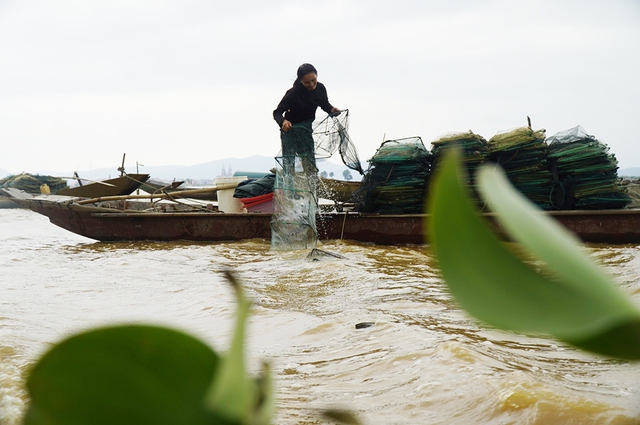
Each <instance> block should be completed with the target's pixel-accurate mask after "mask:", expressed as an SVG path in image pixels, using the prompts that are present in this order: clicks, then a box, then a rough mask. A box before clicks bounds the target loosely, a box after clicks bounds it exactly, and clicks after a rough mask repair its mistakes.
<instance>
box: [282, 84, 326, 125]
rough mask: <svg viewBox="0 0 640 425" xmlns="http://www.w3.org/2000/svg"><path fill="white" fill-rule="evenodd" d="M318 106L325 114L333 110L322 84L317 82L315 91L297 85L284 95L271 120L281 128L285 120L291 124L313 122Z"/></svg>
mask: <svg viewBox="0 0 640 425" xmlns="http://www.w3.org/2000/svg"><path fill="white" fill-rule="evenodd" d="M318 106H319V107H321V108H322V110H323V111H325V112H326V113H330V112H331V109H333V106H331V104H330V103H329V97H328V96H327V89H326V88H325V87H324V84H322V83H320V82H318V85H317V86H316V88H315V90H312V91H309V90H307V89H306V88H305V86H303V85H302V83H298V84H296V85H295V86H294V87H292V88H290V89H289V90H287V92H286V93H285V94H284V97H283V98H282V100H281V101H280V103H279V104H278V107H277V108H276V109H275V110H274V111H273V119H274V120H276V122H277V123H278V126H279V127H282V121H284V120H285V119H287V120H289V122H291V124H297V123H299V122H302V121H308V120H313V119H315V117H316V109H318ZM283 114H284V116H283Z"/></svg>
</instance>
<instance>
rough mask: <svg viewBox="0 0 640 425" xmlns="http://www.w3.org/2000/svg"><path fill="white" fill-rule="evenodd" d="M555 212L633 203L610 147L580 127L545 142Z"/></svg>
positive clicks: (614, 207) (614, 206) (563, 132)
mask: <svg viewBox="0 0 640 425" xmlns="http://www.w3.org/2000/svg"><path fill="white" fill-rule="evenodd" d="M547 143H548V146H549V147H548V157H549V161H550V168H551V170H552V172H553V175H554V177H555V189H556V190H555V196H554V201H555V202H554V205H555V207H556V208H558V209H620V208H624V207H625V206H627V205H628V204H630V203H631V202H632V200H631V197H629V195H628V194H627V189H626V187H625V186H623V185H622V179H621V178H619V177H618V171H617V170H618V161H617V159H616V157H615V155H613V154H612V153H610V152H609V147H608V146H607V145H606V144H604V143H602V142H600V141H599V140H597V139H596V138H595V137H594V136H592V135H590V134H587V132H586V131H585V130H584V129H583V128H582V126H579V125H578V126H576V127H574V128H571V129H569V130H564V131H561V132H558V133H556V134H555V135H553V136H552V137H549V138H548V139H547Z"/></svg>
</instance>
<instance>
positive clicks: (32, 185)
mask: <svg viewBox="0 0 640 425" xmlns="http://www.w3.org/2000/svg"><path fill="white" fill-rule="evenodd" d="M44 184H46V185H47V186H49V190H50V192H51V193H56V192H57V191H59V190H62V189H68V188H69V186H68V185H67V181H66V180H65V179H61V178H59V177H52V176H42V175H39V174H27V173H22V174H18V175H12V176H8V177H5V178H3V179H1V180H0V187H4V188H16V189H20V190H24V191H25V192H27V193H32V194H38V193H41V192H40V187H41V186H42V185H44Z"/></svg>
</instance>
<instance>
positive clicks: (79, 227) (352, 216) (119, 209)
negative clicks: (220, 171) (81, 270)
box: [4, 189, 640, 245]
mask: <svg viewBox="0 0 640 425" xmlns="http://www.w3.org/2000/svg"><path fill="white" fill-rule="evenodd" d="M4 191H5V192H6V193H7V194H8V195H9V196H11V197H12V199H13V200H14V201H15V202H17V203H20V204H22V205H24V206H26V207H28V208H30V209H31V210H33V211H35V212H37V213H40V214H42V215H45V216H47V217H48V218H49V221H51V223H53V224H55V225H57V226H59V227H62V228H63V229H66V230H68V231H70V232H73V233H76V234H78V235H82V236H85V237H87V238H91V239H95V240H98V241H105V242H107V241H143V240H153V241H173V240H190V241H205V242H210V241H239V240H244V239H253V238H261V239H270V238H271V214H269V213H221V212H216V211H212V210H211V208H209V209H207V208H201V209H200V210H193V209H189V210H180V208H182V207H184V206H180V205H179V204H165V205H155V206H153V209H151V205H150V204H149V203H146V202H145V203H139V204H140V205H138V206H136V205H134V204H135V202H133V201H127V200H115V201H103V202H97V203H92V204H82V201H79V200H77V199H74V198H70V197H66V196H57V195H30V194H27V193H24V192H21V191H17V190H15V189H4ZM185 208H186V207H185ZM541 214H549V215H551V216H552V217H554V218H555V219H556V220H558V221H559V222H560V223H561V224H562V225H564V226H565V227H566V228H567V229H569V230H570V231H572V232H573V233H575V234H576V235H577V236H578V237H579V238H581V239H582V240H583V241H584V242H598V243H609V244H624V243H640V209H622V210H598V211H555V212H541ZM484 216H485V217H486V218H487V219H489V221H490V222H491V223H493V224H494V226H495V228H496V230H497V231H498V232H500V228H499V227H498V226H497V225H496V224H495V222H494V221H493V220H492V214H491V213H486V214H484ZM428 219H429V217H428V215H425V214H405V215H379V214H366V213H358V212H330V213H322V214H320V215H318V219H317V229H318V237H319V239H321V240H340V239H346V240H353V241H359V242H371V243H376V244H384V245H395V244H423V243H425V235H424V234H423V232H424V223H425V222H426V220H428Z"/></svg>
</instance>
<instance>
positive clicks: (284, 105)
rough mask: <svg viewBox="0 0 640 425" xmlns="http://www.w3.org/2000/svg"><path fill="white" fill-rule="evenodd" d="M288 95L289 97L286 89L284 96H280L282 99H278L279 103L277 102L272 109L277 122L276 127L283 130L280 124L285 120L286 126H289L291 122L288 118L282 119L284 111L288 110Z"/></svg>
mask: <svg viewBox="0 0 640 425" xmlns="http://www.w3.org/2000/svg"><path fill="white" fill-rule="evenodd" d="M288 97H289V92H288V91H287V92H286V93H285V95H284V97H283V98H282V100H281V101H280V103H278V106H277V107H276V109H274V111H273V119H274V120H276V122H277V123H278V127H280V128H281V129H282V130H284V128H282V126H283V124H284V122H285V121H286V122H288V123H289V125H288V126H289V127H291V123H290V122H289V121H288V120H285V119H284V113H285V112H287V111H288V110H289V102H288ZM287 130H288V128H287ZM287 130H284V131H287Z"/></svg>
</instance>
